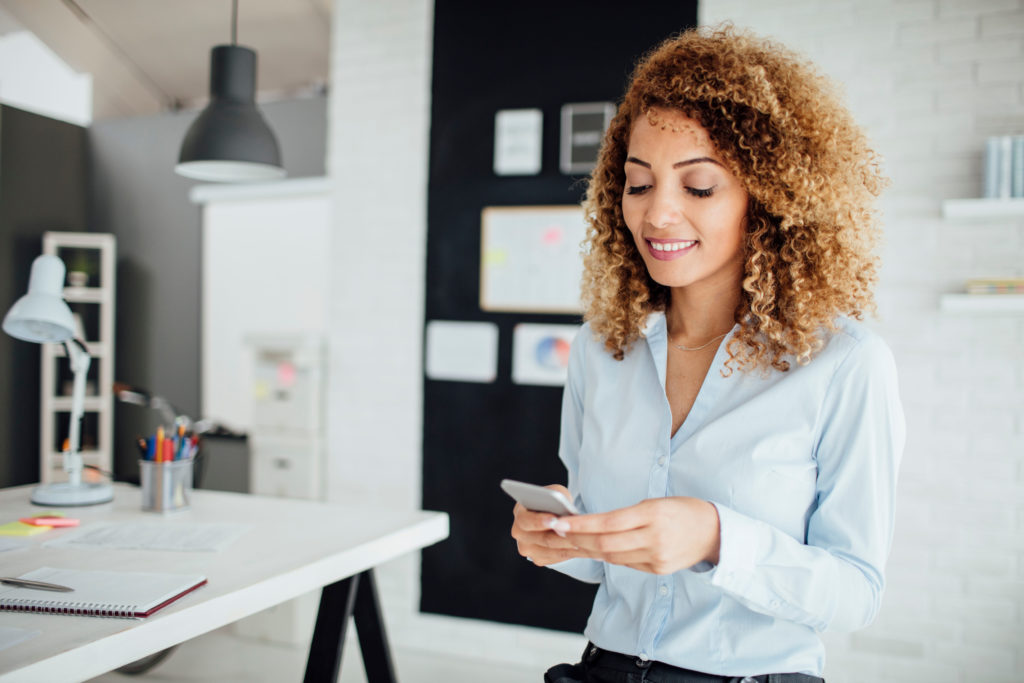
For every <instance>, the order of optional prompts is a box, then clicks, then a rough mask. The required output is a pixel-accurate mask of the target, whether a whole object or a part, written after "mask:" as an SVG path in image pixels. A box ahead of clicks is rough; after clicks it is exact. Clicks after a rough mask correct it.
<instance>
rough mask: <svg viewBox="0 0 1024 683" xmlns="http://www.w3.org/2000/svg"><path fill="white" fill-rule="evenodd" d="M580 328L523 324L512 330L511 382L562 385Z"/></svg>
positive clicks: (575, 326)
mask: <svg viewBox="0 0 1024 683" xmlns="http://www.w3.org/2000/svg"><path fill="white" fill-rule="evenodd" d="M579 331H580V326H579V325H535V324H532V323H520V324H519V325H516V326H515V328H513V330H512V382H513V383H515V384H538V385H541V386H563V385H564V384H565V379H566V377H567V376H568V374H569V347H570V346H571V345H572V340H573V339H575V338H576V334H577V333H579Z"/></svg>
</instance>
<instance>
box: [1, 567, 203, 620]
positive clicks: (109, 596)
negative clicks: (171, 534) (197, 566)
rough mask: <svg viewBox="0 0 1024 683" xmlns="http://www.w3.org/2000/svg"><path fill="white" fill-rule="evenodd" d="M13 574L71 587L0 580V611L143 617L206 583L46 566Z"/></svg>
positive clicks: (169, 576)
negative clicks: (60, 590) (39, 587)
mask: <svg viewBox="0 0 1024 683" xmlns="http://www.w3.org/2000/svg"><path fill="white" fill-rule="evenodd" d="M18 578H20V579H33V580H35V581H45V582H47V583H55V584H58V585H61V586H67V587H68V588H73V589H74V591H73V592H71V593H57V592H54V591H43V590H36V589H31V588H19V587H17V586H8V585H6V584H0V610H11V611H15V612H45V613H47V614H70V615H78V616H90V617H121V618H125V619H142V618H143V617H148V616H149V615H151V614H153V613H154V612H156V611H157V610H159V609H162V608H164V607H166V606H167V605H169V604H171V603H172V602H174V601H175V600H177V599H178V598H181V597H182V596H185V595H187V594H189V593H191V592H192V591H194V590H195V589H197V588H199V587H200V586H203V585H205V584H206V578H205V577H202V576H196V575H186V574H163V573H152V572H120V571H116V572H115V571H94V570H86V569H53V568H52V567H42V568H41V569H36V570H35V571H31V572H28V573H27V574H22V575H21V576H19V577H18Z"/></svg>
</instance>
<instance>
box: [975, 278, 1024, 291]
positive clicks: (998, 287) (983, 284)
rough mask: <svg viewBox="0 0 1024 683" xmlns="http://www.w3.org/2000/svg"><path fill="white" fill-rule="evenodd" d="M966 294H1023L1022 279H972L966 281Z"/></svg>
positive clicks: (1023, 279)
mask: <svg viewBox="0 0 1024 683" xmlns="http://www.w3.org/2000/svg"><path fill="white" fill-rule="evenodd" d="M967 293H968V294H1024V277H1004V278H974V279H971V280H968V281H967Z"/></svg>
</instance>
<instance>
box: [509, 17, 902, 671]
mask: <svg viewBox="0 0 1024 683" xmlns="http://www.w3.org/2000/svg"><path fill="white" fill-rule="evenodd" d="M885 183H886V180H885V178H884V176H883V175H882V173H881V171H880V169H879V161H878V158H877V156H876V155H875V154H874V152H872V151H871V149H870V148H869V147H868V145H867V143H866V141H865V138H864V136H863V134H862V133H861V131H860V130H859V129H858V127H857V126H856V125H855V123H854V122H853V120H852V118H851V117H850V115H849V113H848V112H847V111H846V110H845V109H844V108H843V106H842V105H841V104H840V102H839V98H838V97H837V95H836V94H835V92H834V90H833V88H832V87H831V86H830V85H829V83H828V82H827V81H826V80H825V79H824V78H822V77H821V76H819V75H817V74H816V73H815V72H814V70H813V68H812V67H811V66H809V65H808V64H806V63H804V62H803V61H801V60H800V59H799V58H798V57H797V56H795V55H794V54H793V53H791V52H789V51H787V50H785V49H783V48H781V47H779V46H777V45H774V44H772V43H769V42H767V41H764V40H762V39H759V38H757V37H755V36H752V35H750V34H748V33H744V32H741V31H737V30H734V29H731V28H729V27H726V28H722V29H718V30H706V29H705V30H701V29H697V30H691V31H687V32H685V33H683V34H681V35H680V36H678V37H675V38H673V39H670V40H668V41H666V42H665V43H663V44H662V45H661V46H659V47H658V48H657V49H655V50H654V51H653V52H652V53H651V54H650V55H648V56H647V57H646V58H645V60H644V61H643V62H642V63H641V64H640V65H639V66H638V67H637V69H636V71H635V72H634V75H633V79H632V82H631V84H630V86H629V89H628V91H627V92H626V95H625V97H624V99H623V102H622V104H621V106H620V107H619V110H618V113H617V115H616V116H615V118H614V120H613V121H612V123H611V126H610V127H609V129H608V131H607V133H606V135H605V140H604V144H603V147H602V151H601V156H600V159H599V161H598V164H597V167H596V168H595V170H594V173H593V176H592V179H591V184H590V187H589V191H588V197H587V205H586V208H587V210H588V215H589V222H590V226H589V231H588V242H589V252H588V254H587V256H586V262H585V275H584V300H585V302H586V310H587V313H586V319H587V323H586V324H585V325H584V327H583V329H582V331H581V332H580V334H579V336H578V337H577V339H576V341H575V342H574V343H573V346H572V352H571V354H570V364H569V379H568V383H567V385H566V389H565V395H564V399H563V412H562V433H561V443H560V449H559V456H560V457H561V459H562V460H563V462H564V463H565V466H566V469H567V470H568V489H566V488H564V487H560V486H552V487H551V488H556V489H559V490H561V491H563V492H564V493H565V494H566V495H567V496H568V497H569V498H570V499H572V500H573V501H574V502H575V504H576V506H577V507H578V508H579V509H580V510H581V511H582V512H583V513H584V514H582V515H580V516H573V517H561V518H556V517H554V516H552V515H549V514H540V513H534V512H530V511H528V510H526V509H525V508H523V507H522V506H521V505H516V508H515V522H514V525H513V528H512V535H513V537H514V538H515V539H516V540H517V542H518V547H519V552H520V554H522V555H524V556H526V557H528V558H530V559H531V560H532V561H533V562H534V563H535V564H537V565H541V566H551V567H553V568H554V569H557V570H558V571H561V572H564V573H566V574H568V575H570V576H573V577H576V578H578V579H580V580H583V581H590V582H595V583H599V584H600V587H599V589H598V593H597V596H596V598H595V601H594V607H593V611H592V612H591V615H590V619H589V622H588V624H587V627H586V631H585V634H586V635H587V637H588V638H589V640H590V641H591V645H590V646H588V648H587V650H586V652H585V653H584V656H583V661H582V662H581V663H580V664H579V665H575V666H571V667H570V666H569V665H561V666H559V667H555V668H553V669H552V670H551V671H549V672H548V675H547V680H549V681H556V680H565V681H569V680H583V681H588V682H598V681H602V682H603V681H627V680H628V681H634V680H651V681H728V680H737V681H738V680H741V679H742V678H744V677H757V678H755V679H754V680H764V681H767V680H768V677H767V674H780V676H775V677H773V678H771V680H772V681H773V682H774V681H815V680H820V679H819V678H817V677H819V676H821V674H822V670H823V668H824V660H825V657H824V648H823V645H822V643H821V640H820V639H819V636H818V632H820V631H823V630H825V629H828V628H832V629H840V630H852V629H857V628H861V627H863V626H866V625H867V624H869V623H870V622H871V621H872V619H873V618H874V616H875V614H876V613H877V611H878V607H879V603H880V599H881V594H882V589H883V586H884V576H883V569H884V564H885V559H886V556H887V554H888V550H889V545H890V541H891V538H892V529H893V508H894V490H895V484H896V473H897V469H898V464H899V459H900V455H901V452H902V448H903V442H904V426H903V416H902V412H901V408H900V404H899V397H898V395H897V383H896V372H895V367H894V363H893V360H892V355H891V353H890V352H889V350H888V348H887V347H886V345H885V344H884V342H882V341H881V339H879V338H878V337H877V336H876V335H874V334H873V333H872V332H870V331H869V330H868V329H867V328H866V327H864V326H863V325H862V324H860V323H859V322H857V321H858V320H859V319H860V318H861V316H862V313H863V312H865V311H868V310H871V309H872V308H873V298H872V293H871V287H872V285H873V283H874V281H875V275H876V265H875V264H876V258H875V256H874V255H873V254H872V248H873V244H874V242H875V237H876V233H877V231H878V226H877V224H878V219H877V215H876V213H875V211H874V209H873V204H874V201H875V198H876V197H877V196H878V195H879V194H880V192H881V190H882V188H883V187H884V185H885ZM781 674H786V675H781Z"/></svg>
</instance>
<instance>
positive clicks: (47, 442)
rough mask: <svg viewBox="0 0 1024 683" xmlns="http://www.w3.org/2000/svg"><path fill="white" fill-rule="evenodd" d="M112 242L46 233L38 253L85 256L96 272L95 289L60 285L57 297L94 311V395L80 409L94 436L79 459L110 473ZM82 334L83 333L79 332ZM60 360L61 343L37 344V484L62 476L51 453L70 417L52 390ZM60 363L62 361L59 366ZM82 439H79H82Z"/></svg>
mask: <svg viewBox="0 0 1024 683" xmlns="http://www.w3.org/2000/svg"><path fill="white" fill-rule="evenodd" d="M116 247H117V245H116V241H115V239H114V236H113V235H110V234H106V233H98V232H47V233H45V234H44V235H43V253H46V254H53V255H55V256H60V257H62V258H69V257H70V258H73V257H74V253H75V252H76V251H81V252H85V253H86V254H88V255H91V256H92V258H93V261H94V262H95V264H96V267H97V271H96V272H95V273H94V276H95V277H96V278H98V279H97V280H96V286H91V287H74V286H65V287H64V290H63V292H62V294H63V297H64V299H65V300H66V301H67V302H68V303H88V304H96V305H97V306H98V307H99V313H98V316H99V323H98V329H97V330H96V332H97V333H98V336H95V337H94V338H91V339H90V338H86V339H84V342H85V344H86V346H87V347H88V348H89V355H90V356H92V358H93V363H94V364H98V367H97V368H96V370H95V375H96V380H95V381H96V385H95V387H96V388H95V389H94V391H96V392H97V393H96V394H93V395H88V396H86V397H85V402H84V404H83V410H84V413H85V415H86V416H89V415H95V430H96V433H94V434H91V435H90V437H91V438H92V440H93V442H94V443H95V445H94V446H92V447H90V448H89V449H88V450H85V449H83V450H82V457H83V458H84V459H85V463H86V464H88V465H95V466H97V467H99V468H100V469H102V470H105V471H107V472H110V471H111V470H112V467H113V454H114V447H113V433H114V429H113V422H114V390H113V387H114V369H113V365H114V364H113V362H112V361H113V355H114V304H115V294H114V278H115V251H116ZM85 334H87V332H85ZM65 356H66V354H65V352H64V346H63V345H62V344H43V345H42V346H41V351H40V358H41V362H42V373H41V375H42V380H41V381H42V387H43V390H42V391H41V392H40V399H41V400H40V416H39V417H40V429H41V434H40V453H39V475H40V479H41V480H42V482H43V483H51V482H58V481H65V480H66V479H67V473H66V472H64V470H63V467H62V463H63V461H64V460H63V458H64V456H63V455H62V454H61V453H59V452H57V451H54V450H53V446H54V442H55V439H56V438H57V437H56V435H57V434H58V433H60V430H61V429H63V427H64V426H65V424H66V423H65V421H66V420H67V419H68V416H67V415H66V413H70V412H71V397H70V396H64V395H59V394H57V393H56V391H55V386H56V379H57V377H59V372H58V364H59V362H61V359H63V358H64V357H65ZM63 363H64V364H66V363H67V361H63ZM92 372H93V370H90V373H92ZM85 436H86V435H85V434H84V433H83V434H82V437H83V439H84V438H85Z"/></svg>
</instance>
